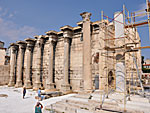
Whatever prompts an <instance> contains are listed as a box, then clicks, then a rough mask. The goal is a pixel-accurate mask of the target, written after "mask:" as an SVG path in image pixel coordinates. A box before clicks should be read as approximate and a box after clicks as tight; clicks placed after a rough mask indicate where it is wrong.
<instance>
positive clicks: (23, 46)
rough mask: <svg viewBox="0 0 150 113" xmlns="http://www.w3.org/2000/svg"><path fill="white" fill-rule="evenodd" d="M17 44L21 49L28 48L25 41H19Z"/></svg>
mask: <svg viewBox="0 0 150 113" xmlns="http://www.w3.org/2000/svg"><path fill="white" fill-rule="evenodd" d="M16 43H17V45H18V46H19V49H25V47H26V42H25V41H17V42H16Z"/></svg>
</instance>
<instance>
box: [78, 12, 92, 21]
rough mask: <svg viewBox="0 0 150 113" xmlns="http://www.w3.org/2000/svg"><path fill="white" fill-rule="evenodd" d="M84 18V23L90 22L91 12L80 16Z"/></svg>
mask: <svg viewBox="0 0 150 113" xmlns="http://www.w3.org/2000/svg"><path fill="white" fill-rule="evenodd" d="M80 15H81V16H82V19H83V22H84V21H90V17H91V15H92V14H91V13H89V12H83V13H81V14H80Z"/></svg>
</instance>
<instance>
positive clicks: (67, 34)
mask: <svg viewBox="0 0 150 113" xmlns="http://www.w3.org/2000/svg"><path fill="white" fill-rule="evenodd" d="M61 30H62V31H63V37H64V71H63V73H64V77H63V83H62V85H61V87H62V91H63V93H69V92H70V91H71V90H70V84H69V68H70V67H69V50H70V47H69V46H70V38H72V27H70V26H64V27H62V28H61Z"/></svg>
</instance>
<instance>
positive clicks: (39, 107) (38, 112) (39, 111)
mask: <svg viewBox="0 0 150 113" xmlns="http://www.w3.org/2000/svg"><path fill="white" fill-rule="evenodd" d="M42 108H43V105H42V104H41V103H40V102H37V104H36V106H35V113H42Z"/></svg>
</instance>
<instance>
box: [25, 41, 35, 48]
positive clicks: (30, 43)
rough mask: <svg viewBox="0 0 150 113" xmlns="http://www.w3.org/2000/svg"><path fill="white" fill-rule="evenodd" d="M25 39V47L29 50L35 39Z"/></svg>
mask: <svg viewBox="0 0 150 113" xmlns="http://www.w3.org/2000/svg"><path fill="white" fill-rule="evenodd" d="M25 41H26V43H27V49H28V50H30V51H31V50H32V48H33V46H34V44H35V39H32V38H26V39H25Z"/></svg>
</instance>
